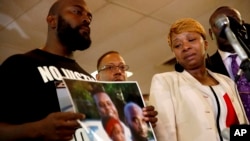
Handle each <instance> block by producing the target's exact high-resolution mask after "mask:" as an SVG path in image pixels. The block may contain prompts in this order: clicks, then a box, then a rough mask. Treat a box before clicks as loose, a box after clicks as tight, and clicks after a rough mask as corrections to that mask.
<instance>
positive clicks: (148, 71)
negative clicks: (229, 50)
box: [0, 0, 250, 93]
mask: <svg viewBox="0 0 250 141" xmlns="http://www.w3.org/2000/svg"><path fill="white" fill-rule="evenodd" d="M53 2H54V0H0V64H1V63H2V62H3V61H4V60H5V59H6V58H7V57H8V56H10V55H12V54H16V53H23V52H26V51H28V50H30V49H33V48H40V47H42V46H43V45H44V43H45V39H46V34H47V24H46V21H45V18H46V15H47V12H48V10H49V7H50V6H51V4H52V3H53ZM86 2H87V4H88V6H89V8H90V9H91V11H92V13H93V22H92V23H91V37H92V41H93V43H92V45H91V47H90V48H89V49H87V50H86V51H82V52H79V51H78V52H76V54H75V59H76V60H77V61H78V62H79V64H80V65H81V66H82V67H83V68H85V69H86V70H87V71H88V72H90V73H91V72H93V71H95V69H96V62H97V59H98V58H99V57H100V56H101V55H102V54H103V53H105V52H107V51H109V50H116V51H119V52H120V53H121V54H122V56H123V57H124V59H125V61H126V63H127V64H128V65H129V66H130V71H132V72H133V75H132V76H131V77H129V80H132V81H138V84H139V86H140V88H141V91H142V93H148V92H149V88H150V83H151V78H152V76H153V75H154V74H155V73H160V72H164V71H170V70H172V69H173V67H172V64H171V63H170V64H166V63H165V62H167V61H168V60H171V59H173V54H172V52H171V51H170V49H169V47H168V44H167V41H166V36H167V32H168V29H169V27H170V24H171V23H172V22H174V21H175V20H176V19H178V18H183V17H191V18H195V19H197V20H198V21H199V22H201V23H202V24H203V25H204V26H205V28H206V30H207V29H208V28H209V25H208V18H209V16H210V15H211V13H212V12H213V11H214V10H215V9H216V8H217V7H219V6H222V5H228V6H232V7H235V8H236V9H238V10H239V11H240V12H241V14H242V17H243V19H244V20H245V21H246V22H250V14H249V6H250V1H249V0H86ZM208 42H209V47H210V48H209V51H208V53H209V54H211V53H213V52H214V51H215V49H216V48H215V43H214V41H212V40H210V38H208Z"/></svg>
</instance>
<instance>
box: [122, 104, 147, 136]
mask: <svg viewBox="0 0 250 141" xmlns="http://www.w3.org/2000/svg"><path fill="white" fill-rule="evenodd" d="M124 115H125V121H126V123H127V125H128V126H129V129H130V131H131V134H132V140H133V141H147V140H148V132H149V130H148V125H147V122H146V121H145V120H144V116H143V111H142V109H141V107H140V106H139V105H137V104H136V103H134V102H129V103H127V104H126V105H125V107H124Z"/></svg>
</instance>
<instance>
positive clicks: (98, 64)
mask: <svg viewBox="0 0 250 141" xmlns="http://www.w3.org/2000/svg"><path fill="white" fill-rule="evenodd" d="M112 53H115V54H120V53H119V52H118V51H114V50H111V51H108V52H106V53H104V54H103V55H102V56H101V57H100V58H99V59H98V60H97V66H96V67H97V70H98V69H99V67H100V64H101V61H102V59H103V58H104V57H105V56H107V55H109V54H112Z"/></svg>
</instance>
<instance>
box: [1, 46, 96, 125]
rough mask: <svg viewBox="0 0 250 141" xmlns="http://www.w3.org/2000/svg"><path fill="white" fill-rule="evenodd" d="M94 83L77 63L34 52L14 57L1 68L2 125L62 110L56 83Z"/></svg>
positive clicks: (40, 51)
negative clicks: (86, 81) (64, 79)
mask: <svg viewBox="0 0 250 141" xmlns="http://www.w3.org/2000/svg"><path fill="white" fill-rule="evenodd" d="M62 77H66V78H72V79H84V80H93V81H94V80H95V79H94V78H93V77H92V76H91V75H90V74H89V73H87V72H86V71H85V70H83V69H82V68H81V67H80V66H79V65H78V64H77V63H76V62H75V60H72V59H68V58H64V57H62V56H57V55H54V54H50V53H48V52H45V51H42V50H39V49H35V50H32V51H30V52H28V53H25V54H18V55H13V56H11V57H9V58H8V59H6V60H5V61H4V62H3V63H2V65H1V66H0V87H1V93H0V107H1V115H0V122H7V123H11V124H21V123H25V122H32V121H38V120H41V119H43V118H44V117H46V116H47V115H48V114H49V113H52V112H57V111H60V107H59V103H58V99H57V93H56V88H55V84H54V83H55V81H57V80H61V79H62Z"/></svg>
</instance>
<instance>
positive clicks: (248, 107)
mask: <svg viewBox="0 0 250 141" xmlns="http://www.w3.org/2000/svg"><path fill="white" fill-rule="evenodd" d="M230 57H231V58H232V62H231V69H232V73H233V75H234V77H235V76H236V75H237V72H238V70H239V65H238V64H237V62H236V58H237V55H230ZM236 84H237V88H238V91H239V94H240V97H241V100H242V103H243V106H244V108H245V111H246V114H247V118H248V120H250V82H248V81H247V79H246V77H245V76H244V72H243V74H242V75H241V76H240V78H239V79H238V81H237V82H236Z"/></svg>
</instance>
